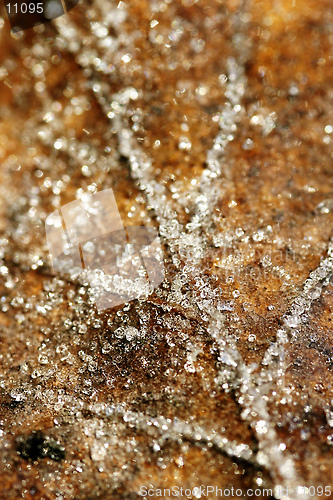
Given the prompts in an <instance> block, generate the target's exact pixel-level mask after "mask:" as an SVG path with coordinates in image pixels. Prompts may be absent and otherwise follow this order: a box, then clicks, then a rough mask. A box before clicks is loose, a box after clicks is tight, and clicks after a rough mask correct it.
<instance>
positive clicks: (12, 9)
mask: <svg viewBox="0 0 333 500" xmlns="http://www.w3.org/2000/svg"><path fill="white" fill-rule="evenodd" d="M6 7H7V9H8V14H34V13H35V12H36V13H37V14H43V3H42V2H40V3H37V4H34V3H22V4H21V5H19V4H17V3H14V4H10V3H7V4H6Z"/></svg>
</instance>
